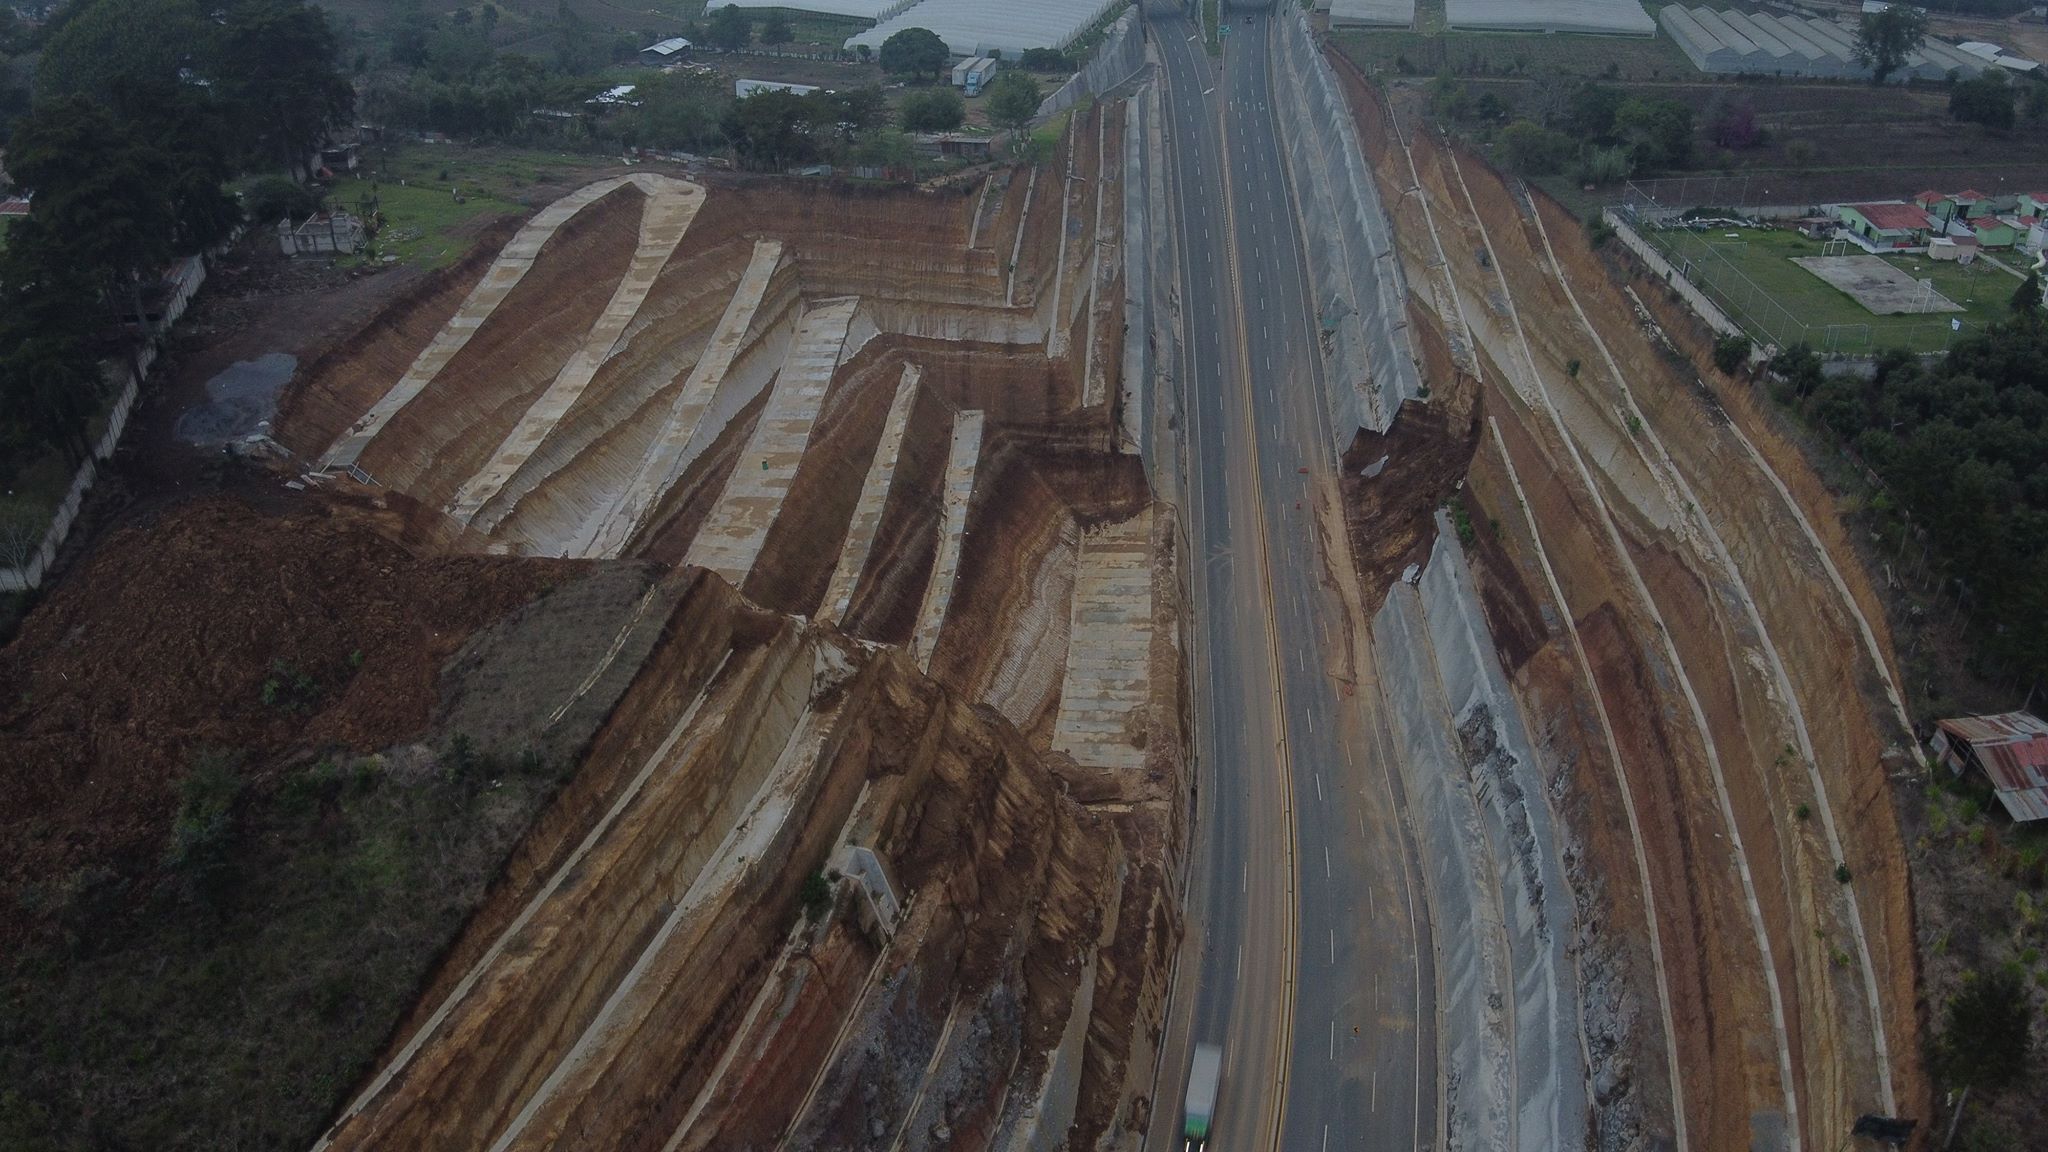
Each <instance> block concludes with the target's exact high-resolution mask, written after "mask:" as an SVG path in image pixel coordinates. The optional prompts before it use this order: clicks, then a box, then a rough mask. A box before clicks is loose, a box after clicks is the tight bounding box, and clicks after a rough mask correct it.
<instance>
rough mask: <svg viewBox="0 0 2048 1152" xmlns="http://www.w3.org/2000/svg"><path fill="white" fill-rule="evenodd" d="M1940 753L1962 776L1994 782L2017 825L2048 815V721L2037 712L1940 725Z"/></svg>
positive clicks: (1937, 751)
mask: <svg viewBox="0 0 2048 1152" xmlns="http://www.w3.org/2000/svg"><path fill="white" fill-rule="evenodd" d="M1935 728H1936V731H1935V733H1934V742H1933V748H1934V754H1935V755H1936V756H1937V757H1939V758H1940V760H1941V762H1942V763H1943V764H1946V765H1948V769H1949V771H1951V772H1953V773H1955V774H1956V775H1958V776H1960V775H1962V774H1963V773H1964V772H1965V771H1968V770H1969V769H1970V768H1972V767H1974V768H1976V769H1977V770H1978V771H1980V772H1982V773H1984V775H1985V777H1986V778H1987V779H1989V780H1990V781H1991V787H1992V789H1993V790H1994V791H1996V792H1997V793H1998V802H1999V803H2000V804H2003V805H2005V810H2006V812H2007V813H2009V814H2010V815H2011V816H2012V818H2013V820H2014V821H2015V822H2016V823H2025V822H2027V821H2029V820H2041V819H2048V724H2044V723H2042V721H2041V719H2040V717H2038V716H2035V715H2034V714H2033V713H2031V712H2001V713H1999V714H1997V715H1995V716H1958V717H1955V718H1953V719H1950V720H1942V721H1939V722H1938V723H1937V724H1936V725H1935Z"/></svg>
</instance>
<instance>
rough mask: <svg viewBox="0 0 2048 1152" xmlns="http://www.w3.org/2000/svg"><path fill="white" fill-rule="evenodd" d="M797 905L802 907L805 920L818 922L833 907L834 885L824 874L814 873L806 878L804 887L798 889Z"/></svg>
mask: <svg viewBox="0 0 2048 1152" xmlns="http://www.w3.org/2000/svg"><path fill="white" fill-rule="evenodd" d="M796 898H797V903H798V904H800V905H802V907H803V910H804V919H806V920H810V921H812V922H816V921H817V919H818V917H820V916H823V915H824V914H825V910H826V909H827V908H829V907H831V906H832V884H831V882H830V881H828V880H826V879H825V874H824V873H823V872H813V873H811V874H810V875H809V876H806V877H804V882H803V886H802V887H801V888H798V889H797V893H796Z"/></svg>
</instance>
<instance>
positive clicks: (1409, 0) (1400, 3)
mask: <svg viewBox="0 0 2048 1152" xmlns="http://www.w3.org/2000/svg"><path fill="white" fill-rule="evenodd" d="M1330 23H1331V24H1332V25H1337V26H1348V25H1355V24H1370V25H1374V26H1376V27H1380V26H1392V27H1396V28H1406V27H1408V26H1409V25H1410V24H1413V23H1415V0H1330Z"/></svg>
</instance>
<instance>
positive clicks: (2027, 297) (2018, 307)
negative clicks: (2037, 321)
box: [2012, 272, 2041, 316]
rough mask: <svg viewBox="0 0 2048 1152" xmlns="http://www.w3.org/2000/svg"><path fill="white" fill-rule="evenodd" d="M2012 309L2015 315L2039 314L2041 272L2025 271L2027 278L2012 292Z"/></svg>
mask: <svg viewBox="0 0 2048 1152" xmlns="http://www.w3.org/2000/svg"><path fill="white" fill-rule="evenodd" d="M2012 311H2013V315H2015V316H2039V315H2040V314H2041V274H2040V273H2039V272H2029V273H2027V278H2026V280H2024V281H2023V282H2021V284H2020V286H2019V287H2018V288H2017V289H2015V290H2014V292H2013V294H2012Z"/></svg>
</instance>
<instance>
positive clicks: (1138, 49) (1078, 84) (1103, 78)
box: [1038, 6, 1145, 120]
mask: <svg viewBox="0 0 2048 1152" xmlns="http://www.w3.org/2000/svg"><path fill="white" fill-rule="evenodd" d="M1144 66H1145V35H1144V32H1143V31H1142V28H1141V25H1140V24H1139V23H1138V9H1137V8H1136V7H1135V6H1134V7H1132V8H1131V10H1130V11H1128V12H1125V13H1124V14H1123V15H1122V16H1119V17H1117V21H1116V23H1114V24H1112V25H1110V26H1109V34H1108V35H1107V36H1105V37H1103V40H1102V44H1101V45H1100V46H1099V47H1097V48H1096V49H1095V55H1094V56H1092V57H1090V58H1089V60H1088V63H1086V64H1084V65H1082V67H1081V70H1080V71H1079V72H1077V73H1075V74H1074V76H1073V78H1072V79H1070V80H1068V81H1067V82H1066V83H1065V84H1062V85H1060V86H1059V88H1058V89H1057V90H1055V91H1054V92H1053V94H1052V95H1050V96H1047V97H1046V98H1045V99H1044V100H1043V101H1041V102H1040V103H1039V105H1038V118H1039V119H1041V120H1043V119H1044V118H1045V117H1047V116H1051V115H1052V114H1054V113H1055V112H1059V111H1062V110H1064V109H1067V108H1072V107H1073V106H1074V105H1076V104H1079V103H1080V102H1081V101H1082V99H1083V98H1085V97H1088V96H1100V95H1102V94H1103V93H1104V92H1107V91H1109V90H1110V89H1112V88H1114V87H1116V86H1117V85H1119V84H1122V83H1124V82H1125V81H1127V80H1129V79H1130V78H1131V77H1133V76H1136V75H1137V74H1138V70H1139V69H1140V68H1143V67H1144Z"/></svg>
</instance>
